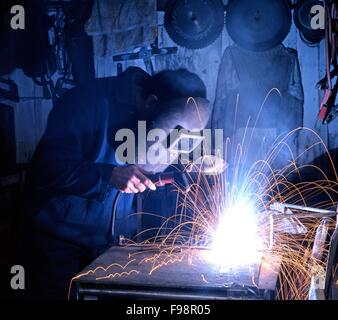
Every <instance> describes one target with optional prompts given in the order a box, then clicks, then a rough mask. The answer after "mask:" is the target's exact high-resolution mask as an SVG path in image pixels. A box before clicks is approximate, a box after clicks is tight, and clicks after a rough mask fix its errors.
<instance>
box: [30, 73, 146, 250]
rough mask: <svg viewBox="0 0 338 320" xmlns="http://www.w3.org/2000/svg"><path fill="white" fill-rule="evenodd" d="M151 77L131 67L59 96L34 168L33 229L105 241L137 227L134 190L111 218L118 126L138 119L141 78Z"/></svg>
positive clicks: (98, 243) (68, 238) (76, 240)
mask: <svg viewBox="0 0 338 320" xmlns="http://www.w3.org/2000/svg"><path fill="white" fill-rule="evenodd" d="M146 76H147V74H146V73H145V72H144V71H142V70H141V69H138V68H131V69H128V70H127V72H125V73H124V74H122V75H120V76H118V77H111V78H106V79H97V80H95V81H92V82H91V83H88V84H86V85H84V86H82V87H78V88H75V89H73V90H71V91H69V92H68V93H66V94H65V95H64V96H62V97H61V98H60V99H59V101H58V102H57V103H56V105H55V107H54V108H53V109H52V111H51V113H50V115H49V118H48V124H47V129H46V132H45V134H44V136H43V137H42V139H41V141H40V143H39V145H38V147H37V150H36V152H35V154H34V156H33V160H32V163H31V168H30V170H29V173H28V179H27V183H26V186H25V192H24V194H25V202H24V207H25V208H24V212H25V220H26V228H31V229H32V230H34V232H43V233H47V234H50V235H51V236H54V237H58V238H60V239H63V240H66V241H70V242H72V243H75V244H79V245H84V246H101V245H105V244H107V243H108V242H111V241H112V240H114V241H117V239H118V236H120V235H124V236H125V237H128V238H130V237H131V236H132V235H133V234H134V233H135V232H136V229H137V226H136V219H137V218H136V217H134V216H132V215H131V217H130V213H131V206H132V200H133V196H132V195H127V194H122V195H121V197H120V199H119V202H118V205H117V210H116V220H115V223H114V224H112V206H113V203H114V199H115V197H116V194H117V192H118V191H117V190H116V189H114V187H113V186H112V185H110V183H109V182H110V178H111V174H112V170H113V168H114V166H115V165H117V163H116V159H115V152H114V149H115V148H116V145H115V144H114V136H115V133H116V132H117V130H119V129H121V128H130V126H131V125H134V124H135V119H134V116H133V114H134V110H135V104H136V96H137V95H138V94H139V86H138V85H137V82H138V81H140V79H142V77H146ZM128 215H129V217H128ZM112 225H115V228H114V230H112V228H111V226H112ZM112 234H114V237H113V238H112Z"/></svg>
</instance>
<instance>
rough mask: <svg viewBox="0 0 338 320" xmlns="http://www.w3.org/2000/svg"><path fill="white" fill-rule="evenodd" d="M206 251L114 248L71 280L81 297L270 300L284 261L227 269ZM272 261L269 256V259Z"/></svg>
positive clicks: (83, 298)
mask: <svg viewBox="0 0 338 320" xmlns="http://www.w3.org/2000/svg"><path fill="white" fill-rule="evenodd" d="M205 253H206V249H196V248H195V249H192V248H175V249H173V248H156V247H153V248H152V247H111V248H110V249H109V250H107V251H106V252H105V253H104V254H102V255H101V256H100V257H98V258H97V259H96V260H95V261H94V262H93V263H92V264H91V265H89V266H88V267H87V268H85V269H84V270H83V271H82V272H80V274H78V275H77V276H76V277H75V278H74V279H73V281H72V290H75V292H76V294H75V296H76V299H78V300H90V299H93V300H101V299H102V300H106V299H141V300H148V299H161V300H166V299H182V300H200V299H203V300H228V299H245V300H261V299H265V300H270V299H273V298H274V294H275V289H276V283H277V278H278V270H279V263H280V261H278V260H274V261H273V262H272V261H269V258H266V257H263V258H262V259H261V261H260V262H259V263H255V264H253V265H248V266H241V267H235V268H232V267H231V268H227V269H223V270H222V268H221V267H220V266H216V265H214V264H212V263H210V262H209V261H208V259H206V258H205V256H206V255H205ZM270 260H271V259H270Z"/></svg>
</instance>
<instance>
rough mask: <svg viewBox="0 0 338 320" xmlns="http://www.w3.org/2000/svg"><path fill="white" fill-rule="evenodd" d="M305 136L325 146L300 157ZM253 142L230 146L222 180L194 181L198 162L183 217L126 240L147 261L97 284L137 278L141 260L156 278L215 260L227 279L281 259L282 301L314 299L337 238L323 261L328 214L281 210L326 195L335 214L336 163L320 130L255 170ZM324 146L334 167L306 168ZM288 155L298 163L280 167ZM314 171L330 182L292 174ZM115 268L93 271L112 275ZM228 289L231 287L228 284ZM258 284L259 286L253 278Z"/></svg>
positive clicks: (283, 141) (279, 146)
mask: <svg viewBox="0 0 338 320" xmlns="http://www.w3.org/2000/svg"><path fill="white" fill-rule="evenodd" d="M300 131H301V132H306V133H307V134H310V135H312V136H313V137H315V138H316V140H317V142H315V143H313V145H312V146H310V147H308V148H307V149H306V150H305V151H304V152H302V153H300V154H299V155H298V156H297V157H295V156H293V154H292V152H291V148H290V147H289V146H288V139H290V137H293V136H294V135H296V134H299V132H300ZM251 138H252V137H250V136H249V142H247V141H246V139H245V138H243V141H242V143H239V144H238V145H234V144H232V145H231V144H230V141H227V143H226V151H227V152H226V153H227V155H226V159H225V161H226V163H227V164H229V165H228V166H227V167H226V169H225V172H224V174H222V175H215V176H210V175H208V176H207V175H204V174H202V173H200V174H197V175H194V176H193V175H192V174H191V176H190V173H192V172H196V170H192V166H193V164H190V165H188V166H187V170H186V174H187V175H188V177H189V179H190V180H191V185H190V188H189V190H183V189H180V187H179V186H176V188H177V190H178V194H179V195H178V197H177V206H176V210H177V213H176V214H174V215H173V216H171V217H169V218H164V217H161V216H160V215H159V218H161V219H162V221H163V222H162V225H161V226H160V227H159V228H158V229H156V230H155V231H157V233H156V235H155V236H153V237H152V238H149V239H147V240H145V241H143V242H142V243H139V242H137V241H136V240H135V239H139V237H141V236H143V237H144V235H146V234H147V232H149V231H154V230H144V231H142V232H141V233H140V234H138V235H137V236H136V237H135V239H134V240H129V241H128V242H127V243H126V246H137V247H141V248H142V250H143V252H144V250H147V252H148V256H147V258H142V259H141V258H139V257H138V253H137V252H136V253H134V254H131V255H130V256H129V262H128V263H127V264H126V265H125V266H121V265H119V268H120V269H121V268H122V271H120V272H119V271H115V270H114V272H109V274H108V275H107V274H106V275H103V276H102V275H100V277H96V280H97V281H100V280H102V279H107V278H108V279H109V278H113V277H122V276H125V277H129V276H136V275H137V273H138V272H139V271H138V270H133V269H131V270H129V269H128V266H129V264H130V263H131V261H137V265H138V266H141V265H143V266H145V265H146V266H148V267H149V268H148V270H149V272H148V274H149V276H151V275H153V274H154V273H155V272H156V271H157V270H159V269H160V268H163V267H165V266H168V265H171V264H179V263H183V262H185V263H187V265H188V266H189V265H190V266H193V265H195V264H196V265H197V264H198V263H200V262H201V261H208V262H209V263H211V264H212V265H214V267H215V270H216V272H219V273H220V274H221V273H222V272H226V271H229V270H231V271H232V272H236V268H240V267H243V266H245V267H246V268H247V269H248V270H252V269H251V268H252V265H254V264H260V265H261V268H263V267H264V268H267V269H269V268H270V267H269V266H270V265H273V264H274V259H275V260H276V261H280V268H279V270H278V286H277V289H276V298H277V299H283V300H297V299H298V300H304V299H308V298H309V290H310V285H311V281H312V279H313V278H314V277H316V276H317V277H323V275H325V271H326V267H327V266H326V264H327V258H328V251H329V239H326V240H327V241H326V242H325V240H324V244H323V245H322V247H321V248H320V249H321V251H320V254H319V258H318V256H317V255H316V254H314V253H313V244H314V239H315V237H316V232H317V230H318V227H319V226H320V225H321V222H322V219H321V217H320V216H318V215H312V214H311V213H308V214H306V215H304V212H302V211H301V210H296V209H292V210H279V205H280V204H293V205H298V206H309V204H310V203H311V201H312V200H313V199H314V198H315V197H316V196H318V195H319V194H323V195H325V196H326V199H325V200H323V202H321V203H317V204H316V206H317V208H318V209H321V208H322V209H329V210H335V209H334V208H336V207H337V203H336V202H335V201H336V200H335V199H337V194H338V177H337V173H336V171H335V166H334V164H333V162H332V159H331V158H330V155H329V152H328V150H327V149H326V148H325V145H324V143H323V142H322V141H321V139H320V137H319V136H318V135H317V134H316V133H315V132H313V131H312V130H310V129H305V128H302V129H297V130H294V131H293V132H290V133H289V134H288V135H286V136H285V137H283V138H280V139H279V141H278V142H277V143H276V144H275V145H274V146H273V148H272V149H271V151H270V152H269V153H268V154H267V155H266V157H265V159H262V160H257V161H255V162H254V163H253V164H251V165H250V167H249V168H247V166H246V160H247V158H248V154H247V152H245V149H246V147H247V145H248V144H250V140H251ZM318 147H322V148H324V150H325V151H326V153H327V156H328V158H329V159H330V163H331V165H330V168H320V167H316V166H313V165H299V164H298V163H300V162H301V160H302V158H305V157H306V155H307V154H309V153H310V152H311V151H313V150H314V149H315V148H318ZM281 150H284V151H285V150H288V152H289V158H290V159H291V161H289V162H288V163H286V164H283V166H282V167H281V168H278V169H276V168H274V167H273V165H272V163H273V161H274V160H275V159H276V158H277V156H278V153H279V152H281ZM215 159H217V157H216V158H215ZM206 161H208V166H209V165H210V158H206ZM222 165H223V164H222ZM309 168H310V169H311V170H312V171H313V172H315V173H316V174H318V175H320V176H321V177H322V178H321V179H319V180H318V181H304V179H299V181H300V182H298V183H293V182H291V180H292V179H291V177H292V176H298V177H300V178H302V176H301V173H302V171H303V170H305V169H309ZM328 169H330V170H331V172H334V176H335V177H334V179H332V180H330V179H329V178H328V176H327V174H326V172H327V170H328ZM137 214H138V215H140V214H142V215H146V213H137ZM150 216H155V215H154V214H151V215H150ZM326 221H327V228H328V231H329V232H328V237H327V238H329V236H330V234H332V231H333V230H334V229H335V225H336V221H335V217H328V218H326ZM267 260H269V263H268V262H267ZM112 266H113V265H111V266H109V267H107V268H103V267H99V268H97V269H95V270H91V271H89V272H90V273H92V274H96V272H97V271H99V270H101V271H107V272H108V269H111V267H112ZM115 266H116V265H115ZM274 272H275V271H274ZM86 274H88V272H87V273H86ZM86 274H83V275H86ZM83 275H79V276H77V277H76V278H74V279H73V280H75V279H79V278H81V277H82V276H83ZM200 278H201V283H205V284H206V283H208V282H209V278H208V275H207V274H201V275H200ZM228 285H229V284H224V287H226V286H228ZM252 285H253V286H257V284H256V280H255V277H254V274H253V273H252ZM337 285H338V283H337Z"/></svg>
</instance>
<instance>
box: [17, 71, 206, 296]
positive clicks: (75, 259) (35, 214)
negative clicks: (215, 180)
mask: <svg viewBox="0 0 338 320" xmlns="http://www.w3.org/2000/svg"><path fill="white" fill-rule="evenodd" d="M189 97H194V98H196V99H200V101H202V100H203V101H204V106H208V105H209V104H208V102H207V100H204V99H206V87H205V85H204V83H203V82H202V80H201V79H200V78H199V77H198V76H197V75H195V74H193V73H190V72H188V71H187V70H184V69H180V70H176V71H162V72H160V73H158V74H156V75H154V76H149V75H148V74H147V73H146V72H144V71H143V70H142V69H140V68H136V67H131V68H128V69H127V70H126V71H125V72H124V73H122V74H120V75H119V76H117V77H110V78H105V79H96V80H94V81H92V82H90V83H87V84H84V85H82V86H80V87H77V88H75V89H72V90H70V91H69V92H67V93H66V94H64V95H63V96H62V97H61V98H60V99H59V100H58V101H57V103H56V104H55V106H54V108H53V109H52V111H51V113H50V115H49V118H48V124H47V129H46V132H45V134H44V136H43V137H42V139H41V141H40V143H39V145H38V147H37V149H36V151H35V154H34V156H33V160H32V163H31V166H30V169H29V172H28V174H27V181H26V184H25V188H24V205H23V224H22V225H23V228H22V237H21V241H20V248H19V252H20V253H21V254H20V261H19V262H20V264H22V265H23V266H24V268H25V270H26V290H25V292H27V298H32V299H66V298H67V292H68V288H69V284H70V281H71V279H72V277H74V276H75V275H76V274H77V273H78V272H79V271H80V270H81V269H82V268H84V267H85V266H86V265H88V264H89V263H90V262H92V260H94V259H95V258H96V257H98V255H100V254H101V253H102V252H103V251H104V250H105V249H106V248H107V246H108V245H111V244H117V243H118V236H119V235H124V236H125V237H127V238H132V237H133V235H135V233H136V229H137V219H136V217H133V216H132V215H130V212H131V208H132V202H133V195H134V194H136V193H141V192H144V191H145V190H147V189H150V190H154V191H155V190H156V186H155V183H154V182H153V181H151V179H150V178H149V176H147V174H148V172H146V171H144V170H143V169H140V168H139V167H138V166H137V165H135V164H123V165H121V164H120V163H118V161H116V156H115V150H116V147H117V145H118V144H117V143H116V142H115V140H114V137H115V133H116V132H117V131H118V130H120V129H122V128H128V129H131V128H136V124H137V123H138V121H141V120H142V121H147V123H153V122H154V121H155V120H154V119H162V121H159V122H158V123H163V119H167V120H168V121H167V122H168V123H170V121H171V122H173V121H172V119H180V121H181V122H182V121H183V122H182V123H180V125H182V124H183V125H184V126H189V123H194V117H196V115H195V114H194V112H193V109H185V110H184V112H183V109H184V105H185V104H186V101H187V99H188V98H189ZM180 108H182V115H181V116H179V117H178V116H177V114H178V113H177V112H178V111H179V109H180ZM207 108H208V107H206V109H207ZM171 114H173V115H174V116H173V118H171ZM199 116H200V114H199ZM202 116H203V115H202ZM161 117H162V118H161ZM205 118H206V119H205V121H203V122H204V123H203V124H202V127H203V126H205V125H206V123H207V121H208V118H207V116H205ZM164 122H165V121H164ZM174 122H175V121H174ZM170 125H174V124H173V123H172V124H170ZM202 127H201V128H200V129H203V128H202ZM188 129H189V128H188ZM136 141H137V139H136ZM147 168H148V169H151V167H147ZM117 193H119V194H120V199H119V201H118V203H116V202H115V201H114V200H115V199H116V195H117ZM112 207H114V208H112ZM113 211H114V213H115V214H114V217H113V214H112V212H113ZM113 218H114V222H113V223H112V219H113ZM112 225H114V228H113V230H112Z"/></svg>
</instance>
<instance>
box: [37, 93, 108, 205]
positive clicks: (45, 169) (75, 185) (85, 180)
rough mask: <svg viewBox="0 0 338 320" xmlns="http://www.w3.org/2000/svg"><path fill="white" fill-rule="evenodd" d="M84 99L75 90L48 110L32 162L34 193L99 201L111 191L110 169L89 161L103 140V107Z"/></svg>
mask: <svg viewBox="0 0 338 320" xmlns="http://www.w3.org/2000/svg"><path fill="white" fill-rule="evenodd" d="M85 100H86V99H85V98H84V96H83V95H81V93H80V92H76V91H75V92H73V94H68V95H66V97H64V98H61V99H60V100H59V101H58V103H57V104H56V106H55V107H54V109H53V110H52V111H51V113H50V116H49V118H48V124H47V129H46V132H45V134H44V136H43V138H42V140H41V142H40V144H39V146H38V148H37V151H36V153H35V155H34V158H33V162H32V174H31V181H32V184H33V188H34V189H35V191H36V192H42V193H48V194H55V193H57V194H65V195H67V194H70V195H75V196H79V197H83V198H87V199H92V200H97V201H103V200H104V199H105V197H106V195H107V193H108V192H109V190H110V189H111V186H110V184H109V181H110V177H111V173H112V170H113V168H114V166H113V165H110V164H106V163H97V162H95V161H94V160H92V159H93V155H95V154H96V153H97V150H98V149H97V148H99V147H100V146H101V144H102V141H103V134H104V128H105V121H108V120H107V117H105V114H104V110H105V108H100V107H101V106H100V99H98V100H96V99H92V100H93V101H90V100H91V99H90V100H88V99H87V101H85ZM102 100H103V99H101V101H102ZM96 102H97V103H96ZM92 103H94V105H91V104H92ZM103 147H104V146H103Z"/></svg>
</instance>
